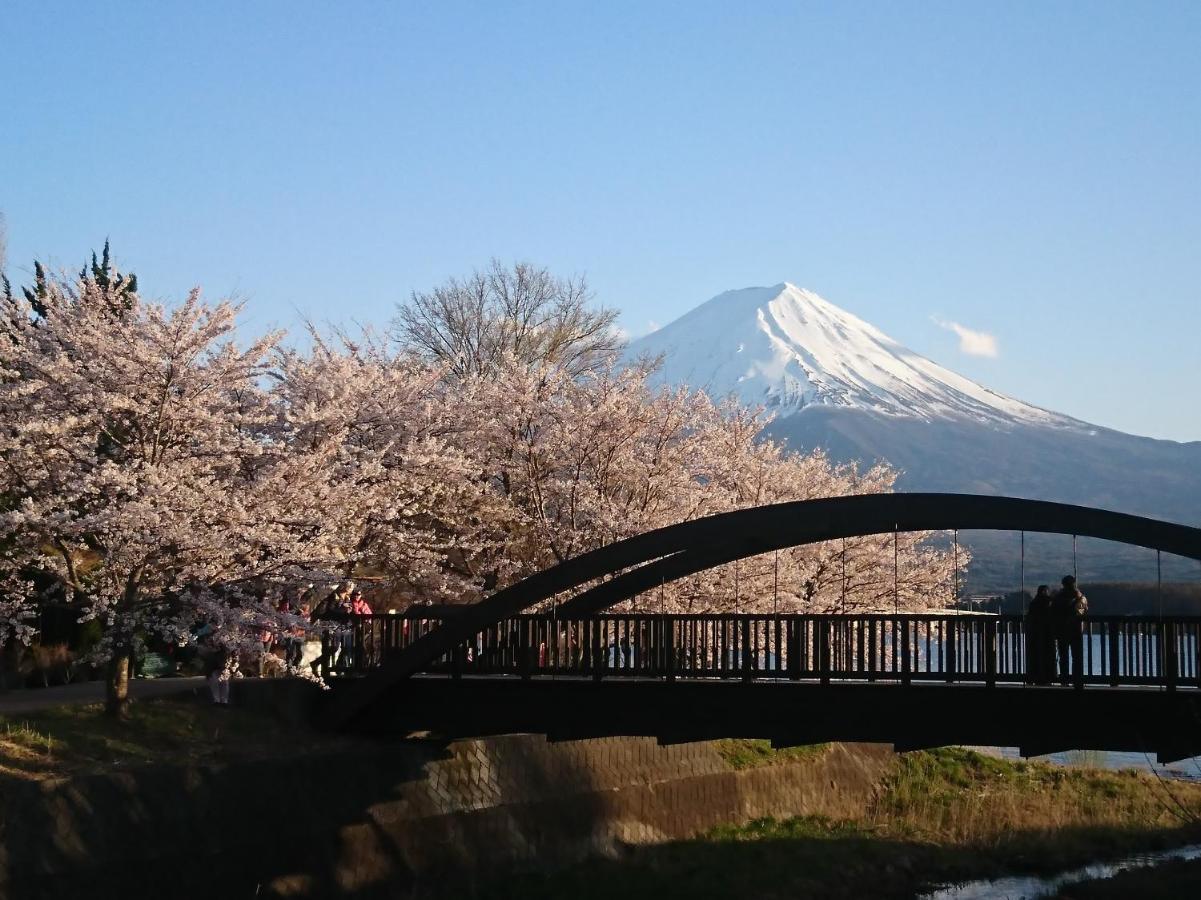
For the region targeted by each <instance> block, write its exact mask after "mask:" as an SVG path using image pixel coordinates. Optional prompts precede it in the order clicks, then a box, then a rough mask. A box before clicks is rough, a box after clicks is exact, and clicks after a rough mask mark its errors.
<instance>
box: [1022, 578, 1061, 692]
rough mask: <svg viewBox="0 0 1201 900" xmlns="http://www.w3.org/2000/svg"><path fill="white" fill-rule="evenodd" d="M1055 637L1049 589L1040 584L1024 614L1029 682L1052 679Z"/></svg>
mask: <svg viewBox="0 0 1201 900" xmlns="http://www.w3.org/2000/svg"><path fill="white" fill-rule="evenodd" d="M1055 638H1056V634H1055V626H1054V623H1053V620H1052V617H1051V589H1050V588H1049V587H1047V585H1045V584H1040V585H1039V586H1038V593H1036V594H1035V595H1034V599H1033V600H1031V601H1030V610H1029V612H1028V613H1027V614H1026V674H1027V680H1028V681H1029V682H1030V683H1031V684H1050V683H1051V682H1052V680H1054V678H1055Z"/></svg>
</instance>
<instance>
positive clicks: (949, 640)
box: [942, 616, 959, 684]
mask: <svg viewBox="0 0 1201 900" xmlns="http://www.w3.org/2000/svg"><path fill="white" fill-rule="evenodd" d="M958 625H959V617H958V616H955V617H954V618H950V617H946V618H944V619H943V620H942V633H943V644H944V645H945V648H946V649H945V650H944V651H943V652H944V653H945V654H946V666H945V668H946V673H947V676H946V677H947V683H948V684H949V683H951V682H953V681H954V680H955V672H956V664H957V662H958V660H957V659H956V650H955V640H956V638H957V637H958V636H959V635H958V631H959V628H958V627H957V626H958Z"/></svg>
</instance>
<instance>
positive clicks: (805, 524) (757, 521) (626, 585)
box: [337, 493, 1201, 721]
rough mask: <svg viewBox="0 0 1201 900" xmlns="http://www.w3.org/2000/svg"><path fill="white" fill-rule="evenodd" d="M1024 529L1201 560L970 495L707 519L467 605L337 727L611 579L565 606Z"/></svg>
mask: <svg viewBox="0 0 1201 900" xmlns="http://www.w3.org/2000/svg"><path fill="white" fill-rule="evenodd" d="M952 529H959V530H981V531H1029V532H1041V533H1049V534H1071V535H1077V536H1080V537H1092V538H1101V539H1103V540H1109V541H1116V542H1118V543H1123V544H1130V545H1133V546H1141V547H1146V548H1148V549H1152V550H1158V551H1162V552H1164V553H1172V554H1175V555H1177V556H1183V557H1188V558H1191V559H1196V560H1199V561H1201V529H1199V528H1193V527H1190V526H1187V525H1178V524H1174V523H1172V522H1164V521H1161V520H1158V519H1149V518H1145V517H1142V516H1134V515H1129V514H1126V513H1119V512H1113V511H1111V510H1104V509H1095V508H1092V507H1085V506H1073V505H1070V504H1065V503H1052V502H1049V501H1045V500H1026V499H1021V498H1016V497H994V496H983V495H976V494H935V493H896V494H860V495H855V496H849V497H829V498H822V499H818V500H799V501H794V502H791V503H777V504H772V505H769V506H758V507H752V508H749V509H740V510H735V511H733V512H727V513H720V514H718V515H713V516H706V517H704V518H701V519H694V520H691V521H688V522H681V523H679V524H676V525H669V526H667V527H665V528H658V529H655V530H653V531H648V532H646V533H644V534H640V535H636V536H634V537H630V538H626V539H624V540H621V541H616V542H614V543H612V544H608V545H606V546H604V547H599V548H597V549H596V550H593V551H590V552H589V553H585V554H582V555H580V556H577V557H575V558H573V559H569V560H567V561H565V562H562V563H560V564H559V565H556V566H553V567H551V568H549V569H546V570H544V571H542V572H538V573H536V574H534V575H531V576H530V577H528V578H526V579H524V580H523V581H520V582H518V583H516V584H514V585H510V586H509V587H507V588H505V589H503V590H501V591H498V592H497V593H495V594H493V595H492V596H491V597H488V598H486V599H485V600H482V601H481V602H479V603H477V604H474V605H472V606H470V607H467V608H466V609H465V611H464V613H463V614H462V615H460V616H456V617H454V619H453V620H451V621H448V622H447V623H446V624H444V625H443V626H442V627H440V628H438V629H436V630H434V631H433V632H431V633H430V634H428V635H426V636H424V637H423V638H421V639H420V640H418V641H416V642H414V643H413V644H412V645H410V646H409V647H407V648H406V649H405V650H403V651H402V652H400V653H398V654H397V655H396V656H395V657H394V658H393V659H391V660H389V661H387V662H385V663H384V665H383V666H382V667H381V668H380V669H379V671H377V672H376V673H375V674H373V675H371V676H369V677H368V678H366V679H365V680H364V681H363V682H362V683H361V684H359V685H356V686H355V688H354V690H351V691H349V692H347V695H346V696H345V698H344V699H343V700H341V701H340V703H339V709H338V711H337V718H338V719H339V720H341V721H345V720H347V719H349V718H350V717H352V716H354V715H356V714H357V713H358V712H360V711H361V710H363V709H365V708H366V707H367V706H368V705H370V704H371V703H372V702H374V700H375V699H377V698H378V697H379V696H380V695H381V694H382V693H383V692H384V691H386V690H387V689H388V688H390V687H392V686H393V685H395V684H397V683H398V682H400V681H402V680H404V679H405V678H408V677H409V676H410V675H412V674H414V673H415V672H418V671H420V670H421V669H422V668H424V667H425V666H427V665H428V664H429V663H431V662H433V661H434V660H436V659H437V658H438V657H440V656H442V655H443V654H445V653H447V652H449V651H450V650H452V649H453V648H454V647H456V646H458V645H459V644H461V643H462V642H463V641H465V640H468V639H469V638H470V637H471V636H472V635H474V634H476V633H477V632H479V631H481V630H483V629H484V628H487V627H488V626H490V625H493V624H495V623H496V622H499V621H501V620H502V619H505V618H507V617H509V616H512V615H515V614H517V613H520V612H521V611H522V610H525V609H527V608H528V607H530V606H533V605H535V604H537V603H541V602H542V601H544V600H548V599H550V598H551V597H553V596H556V595H558V594H562V593H565V592H568V591H571V590H573V589H575V588H578V587H580V586H581V585H584V584H587V583H589V582H591V581H595V580H597V579H599V578H604V577H605V576H609V575H613V576H615V577H614V578H612V580H610V581H606V582H603V583H602V584H600V585H597V586H595V587H593V588H591V589H589V590H587V591H585V592H583V593H581V594H579V595H578V596H576V597H574V598H571V599H569V600H568V601H567V602H566V603H565V604H564V607H563V609H564V611H565V612H568V611H570V612H571V613H572V614H575V615H579V614H587V613H590V612H597V611H600V610H602V609H605V608H607V607H608V606H611V605H613V604H614V603H617V602H619V601H621V600H624V599H627V598H629V597H632V596H634V595H636V594H638V593H641V592H643V591H645V590H647V589H649V588H651V587H654V586H657V585H659V584H660V583H661V582H666V581H673V580H675V579H677V578H683V577H685V576H687V575H691V574H695V573H696V572H700V571H703V570H705V569H709V568H712V567H714V566H717V565H721V564H723V563H728V562H733V561H734V560H737V559H744V558H746V557H750V556H757V555H759V554H761V553H767V552H770V551H772V550H782V549H785V548H788V547H795V546H800V545H802V544H813V543H820V542H822V541H829V540H837V539H840V538H844V537H845V538H850V537H863V536H866V535H873V534H886V533H891V532H893V531H904V532H913V531H948V530H952Z"/></svg>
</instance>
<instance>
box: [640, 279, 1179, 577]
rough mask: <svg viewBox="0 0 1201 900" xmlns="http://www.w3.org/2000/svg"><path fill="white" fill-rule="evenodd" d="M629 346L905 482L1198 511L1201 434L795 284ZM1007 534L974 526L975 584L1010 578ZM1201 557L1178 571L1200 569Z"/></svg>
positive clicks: (747, 297) (1115, 565)
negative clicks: (959, 369) (874, 319)
mask: <svg viewBox="0 0 1201 900" xmlns="http://www.w3.org/2000/svg"><path fill="white" fill-rule="evenodd" d="M626 354H627V358H628V359H630V360H634V359H643V358H647V357H653V358H658V359H659V360H660V365H659V368H658V369H657V371H656V373H655V375H654V376H653V377H654V379H656V380H657V381H659V382H661V383H666V384H686V385H688V386H690V387H692V388H696V389H703V390H705V391H706V392H707V393H709V394H710V395H711V396H714V397H722V396H727V395H731V394H732V395H734V396H735V397H737V398H738V399H739V400H741V401H743V402H744V403H747V404H752V405H761V406H764V407H766V408H767V410H768V411H769V412H770V413H772V414H773V416H774V419H773V421H772V422H771V424H770V425H769V426H768V427H767V429H766V431H767V434H769V435H770V436H771V437H773V438H775V439H777V440H780V441H783V442H785V443H786V444H788V445H789V446H791V447H793V448H794V449H798V450H806V449H813V448H821V449H823V450H825V451H826V452H827V453H828V454H829V455H830V456H831V457H832V458H833V459H835V460H836V461H839V462H851V461H858V462H860V463H862V464H870V463H873V462H876V461H884V462H887V463H889V464H891V465H892V466H894V467H896V468H897V469H898V470H900V473H901V474H900V477H899V479H898V483H897V487H898V489H900V490H911V491H964V492H971V493H985V494H1007V495H1011V496H1020V497H1033V498H1038V499H1044V500H1058V501H1061V502H1065V503H1079V504H1083V505H1087V506H1100V507H1106V508H1110V509H1117V510H1121V511H1123V512H1130V513H1136V514H1140V515H1147V516H1152V517H1157V518H1164V519H1170V520H1172V521H1177V522H1184V523H1188V524H1198V523H1199V522H1201V442H1192V443H1177V442H1175V441H1165V440H1154V439H1151V438H1145V437H1138V436H1135V435H1129V434H1125V433H1123V432H1119V431H1115V430H1113V429H1108V428H1103V427H1100V426H1096V425H1091V424H1089V423H1087V422H1083V421H1080V420H1079V419H1075V418H1072V417H1071V416H1068V415H1064V414H1061V413H1058V412H1052V411H1050V410H1046V409H1042V408H1040V407H1037V406H1034V405H1032V404H1029V403H1025V402H1023V401H1021V400H1017V399H1014V398H1012V397H1007V396H1005V395H1003V394H1000V393H998V392H996V391H993V390H990V389H989V388H987V387H984V386H983V385H980V384H977V383H976V382H974V381H972V380H970V379H968V378H965V377H964V376H962V375H959V374H957V373H955V372H952V371H951V370H950V369H947V368H945V367H943V366H941V365H939V364H938V363H935V362H933V361H931V360H929V359H926V358H925V357H923V356H920V355H919V354H917V353H915V352H913V351H912V350H909V349H908V348H906V347H904V346H903V345H901V344H900V343H898V342H897V341H895V340H893V339H892V338H890V337H889V336H888V335H886V334H884V333H883V332H882V331H880V330H879V329H877V328H875V327H874V326H872V325H871V324H869V323H867V322H865V321H863V320H862V319H860V318H858V317H857V316H855V315H853V314H851V313H850V312H847V311H846V310H844V309H841V308H839V307H838V306H835V305H834V304H833V303H830V302H829V301H827V300H825V299H823V298H822V297H820V296H818V295H817V294H815V293H813V292H811V291H807V290H803V289H801V288H798V287H796V286H794V285H792V284H788V283H784V284H778V285H775V286H774V287H756V288H746V289H743V290H735V291H727V292H726V293H723V294H719V295H718V296H716V297H714V298H712V299H711V300H709V301H707V302H705V303H703V304H701V305H700V306H698V307H696V308H695V309H693V310H691V311H690V312H688V313H686V314H685V315H683V316H681V317H680V318H679V319H677V320H675V321H674V322H672V323H670V324H669V325H666V326H664V327H663V328H661V329H659V330H657V331H654V332H652V333H651V334H648V335H646V336H645V337H642V338H639V339H638V340H635V341H633V342H631V343H630V345H629V347H628V349H627V351H626ZM996 541H997V539H996V538H995V537H985V536H979V537H978V538H977V540H976V543H975V546H976V548H977V551H978V553H977V561H978V563H979V565H977V566H975V569H974V575H975V577H974V581H975V585H974V586H975V587H977V588H981V589H984V588H996V587H999V586H1002V585H1004V584H1009V585H1012V581H1013V573H1012V568H1013V565H1014V563H1013V561H1012V560H1011V559H1006V560H1005V561H1003V562H1001V561H988V560H986V559H985V558H984V554H983V553H982V552H980V551H984V550H986V549H987V550H990V551H991V550H993V549H995V545H996ZM1044 543H1047V542H1044ZM1047 546H1048V547H1052V546H1054V545H1053V543H1047ZM1134 552H1135V553H1137V552H1138V551H1134ZM1088 553H1089V556H1091V557H1092V559H1090V560H1088V563H1089V565H1091V566H1092V570H1091V571H1089V572H1088V575H1089V577H1091V578H1093V579H1097V578H1105V579H1107V580H1108V579H1114V578H1121V579H1124V578H1128V577H1130V574H1131V571H1130V570H1131V559H1132V557H1131V553H1130V552H1126V551H1121V552H1119V551H1116V550H1115V549H1114V548H1112V547H1108V548H1103V547H1100V546H1095V547H1090V548H1089V550H1088ZM1048 554H1049V555H1050V557H1049V558H1048V559H1047V560H1046V564H1047V565H1048V566H1049V567H1050V568H1049V569H1048V577H1049V573H1050V572H1053V571H1058V569H1060V568H1062V565H1063V561H1062V560H1060V559H1058V558H1056V554H1058V555H1059V556H1062V553H1061V552H1060V551H1058V550H1054V551H1048ZM988 555H989V556H992V555H994V554H992V553H991V552H990V553H989V554H988ZM1038 555H1039V554H1038V552H1037V551H1036V554H1035V560H1037V558H1038ZM1044 555H1046V554H1044ZM1144 555H1145V553H1144ZM1165 562H1166V561H1165ZM1144 563H1145V560H1142V559H1141V557H1139V558H1138V565H1139V566H1142V565H1143V564H1144ZM1035 564H1036V565H1037V562H1035ZM1152 565H1153V563H1152ZM1177 568H1179V567H1177ZM1195 569H1196V566H1195V564H1194V565H1193V566H1192V570H1191V571H1189V570H1187V567H1186V570H1185V571H1183V572H1181V573H1180V574H1181V577H1188V578H1189V580H1196V578H1197V575H1198V573H1197V572H1196V571H1195ZM1060 574H1062V573H1060ZM1169 574H1170V572H1169V570H1168V569H1167V568H1165V577H1167V576H1168V575H1169Z"/></svg>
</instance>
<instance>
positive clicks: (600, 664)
mask: <svg viewBox="0 0 1201 900" xmlns="http://www.w3.org/2000/svg"><path fill="white" fill-rule="evenodd" d="M585 623H586V628H587V629H588V647H589V650H590V651H591V655H592V679H593V681H600V680H601V678H603V677H604V674H605V663H606V662H607V660H605V658H604V654H603V652H602V650H601V623H600V619H596V618H592V619H586V620H585Z"/></svg>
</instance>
